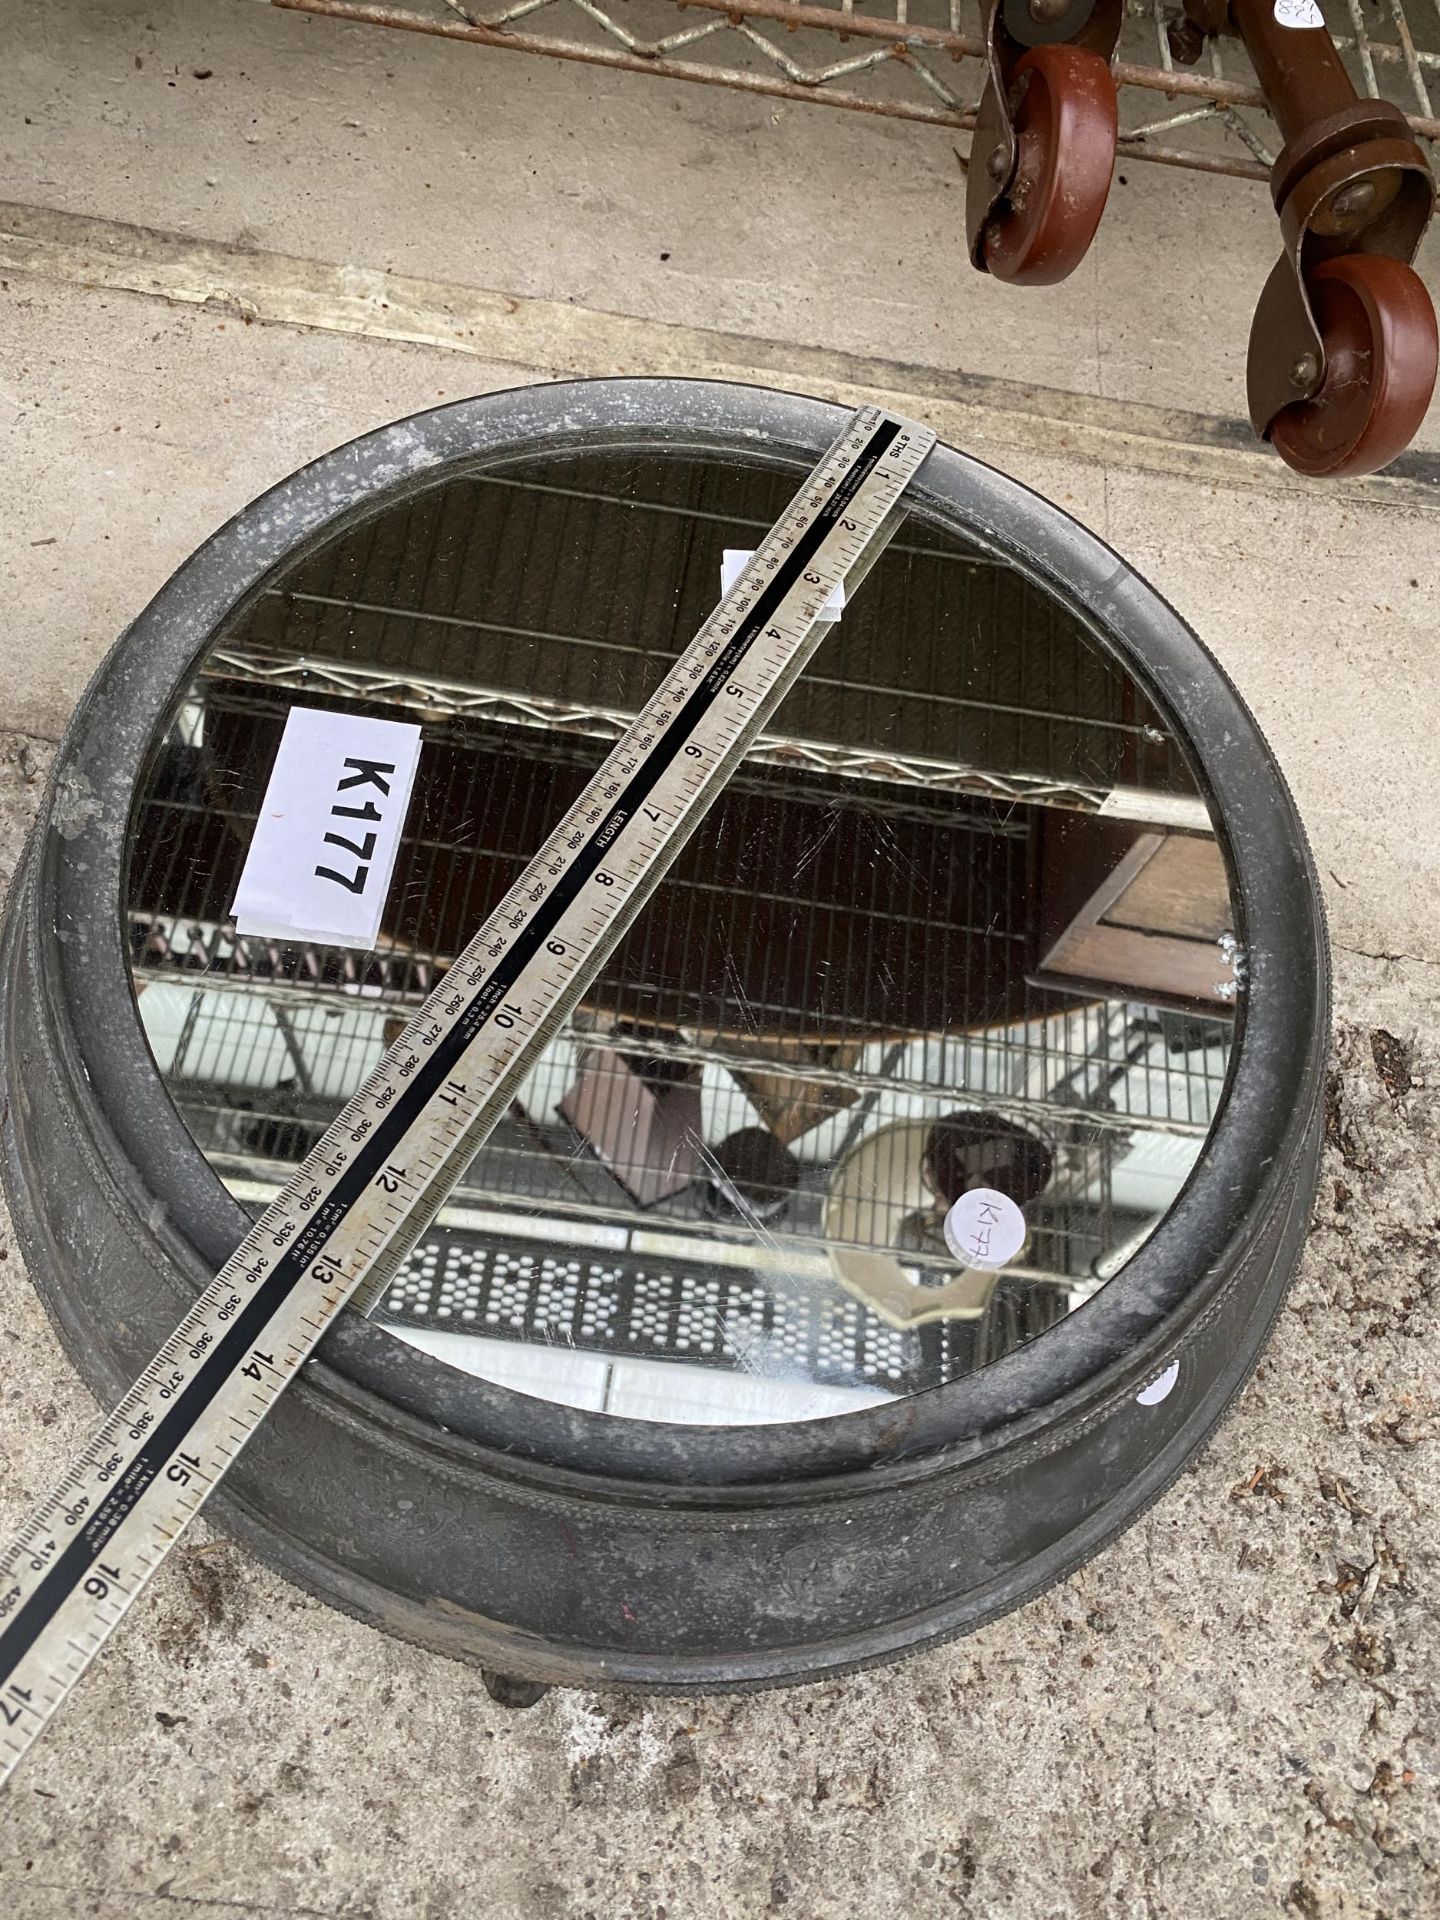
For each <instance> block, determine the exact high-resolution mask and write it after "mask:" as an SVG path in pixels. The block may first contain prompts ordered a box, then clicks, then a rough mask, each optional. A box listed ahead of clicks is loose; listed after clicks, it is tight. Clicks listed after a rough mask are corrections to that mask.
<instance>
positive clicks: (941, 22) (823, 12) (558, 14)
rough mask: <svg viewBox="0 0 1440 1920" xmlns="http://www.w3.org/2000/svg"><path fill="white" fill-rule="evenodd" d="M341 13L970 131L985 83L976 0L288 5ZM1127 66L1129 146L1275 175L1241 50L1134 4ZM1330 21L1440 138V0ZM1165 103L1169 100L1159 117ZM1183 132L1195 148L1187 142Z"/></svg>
mask: <svg viewBox="0 0 1440 1920" xmlns="http://www.w3.org/2000/svg"><path fill="white" fill-rule="evenodd" d="M273 4H275V5H278V6H281V7H284V8H287V9H290V10H294V11H299V12H305V13H315V14H325V15H328V16H330V17H332V18H334V19H340V20H352V21H363V22H368V23H370V24H372V25H376V26H384V27H392V28H399V29H402V30H405V31H409V32H416V33H429V34H439V35H441V36H442V37H444V38H446V39H450V40H454V41H459V42H467V41H468V42H471V43H474V44H476V45H479V46H484V47H490V48H497V49H499V48H508V49H511V50H513V51H516V52H522V53H532V54H540V55H548V56H549V57H551V58H553V59H560V60H578V61H582V62H586V63H589V64H591V65H598V66H604V67H609V68H615V69H620V70H622V71H625V72H629V73H639V74H649V75H651V76H652V77H655V78H661V79H672V80H692V81H700V82H702V83H705V84H708V85H711V86H722V87H733V88H738V89H739V90H740V91H742V92H747V93H756V94H761V95H764V96H766V97H768V98H771V99H778V100H787V101H799V102H803V103H805V104H807V105H815V106H828V107H840V108H848V109H850V110H851V111H855V112H860V113H870V114H880V115H883V116H887V117H890V118H894V119H900V120H912V121H918V122H920V123H922V124H925V125H929V126H935V127H943V128H952V129H956V130H959V129H968V128H970V127H971V126H973V124H974V118H975V108H976V105H977V103H978V100H979V96H980V92H981V88H982V86H983V84H984V68H983V64H982V59H983V43H982V41H981V38H980V34H979V19H978V15H977V13H976V11H975V9H974V8H973V7H972V6H970V5H962V4H961V0H878V3H877V4H876V5H875V7H874V8H873V9H872V10H871V11H869V12H867V11H865V10H864V8H863V5H862V6H859V7H857V6H856V5H855V4H854V0H839V3H838V4H836V0H815V3H814V4H804V3H798V4H792V0H620V4H616V0H611V3H610V4H609V5H602V4H600V0H509V3H508V4H506V0H496V4H493V5H490V6H486V5H484V4H483V0H412V4H410V5H408V6H403V7H402V6H392V5H383V4H369V3H368V0H273ZM1127 11H1128V16H1129V17H1128V21H1127V26H1126V32H1125V35H1124V37H1123V39H1122V42H1121V47H1120V54H1121V57H1120V59H1119V61H1118V62H1117V65H1116V79H1117V80H1118V82H1119V84H1120V100H1121V136H1120V152H1121V154H1122V156H1123V157H1124V158H1125V159H1127V160H1151V161H1158V162H1160V163H1161V164H1164V165H1167V166H1178V167H1189V168H1193V169H1197V170H1199V171H1201V172H1206V173H1222V174H1232V175H1236V176H1239V177H1241V178H1245V179H1252V180H1263V179H1264V178H1265V177H1266V174H1267V172H1268V170H1269V167H1270V165H1271V163H1272V161H1273V159H1274V157H1275V149H1276V147H1277V145H1278V140H1277V137H1276V134H1275V130H1274V128H1273V126H1272V125H1271V124H1270V121H1269V116H1268V113H1267V111H1266V108H1265V101H1264V96H1263V95H1262V94H1261V92H1260V90H1259V88H1258V86H1257V85H1256V83H1255V78H1254V75H1253V72H1252V71H1251V69H1250V65H1249V62H1248V61H1247V59H1246V57H1245V53H1244V50H1243V48H1242V47H1241V46H1240V44H1239V42H1238V41H1235V40H1231V39H1226V38H1222V39H1219V40H1214V41H1211V42H1210V43H1209V44H1208V45H1207V46H1206V48H1205V49H1204V51H1203V53H1202V54H1201V57H1200V60H1199V62H1198V63H1197V64H1196V65H1195V66H1194V67H1185V66H1181V65H1178V64H1177V63H1176V60H1175V58H1174V55H1173V53H1172V50H1171V43H1170V34H1169V28H1170V24H1171V22H1172V20H1173V19H1174V18H1175V16H1176V15H1177V14H1178V12H1179V8H1178V6H1176V5H1173V4H1168V3H1167V0H1129V5H1128V8H1127ZM1325 12H1326V14H1327V16H1328V21H1329V25H1330V27H1331V29H1332V31H1333V33H1334V35H1335V39H1336V42H1337V44H1338V45H1339V46H1340V48H1341V50H1342V52H1343V54H1344V56H1345V63H1346V65H1347V66H1348V67H1349V69H1350V71H1351V75H1352V78H1353V79H1354V81H1355V84H1356V87H1357V88H1358V89H1359V91H1360V92H1362V93H1364V94H1367V95H1369V96H1370V97H1372V98H1377V97H1383V98H1387V99H1392V100H1394V101H1395V102H1396V103H1397V104H1398V105H1400V106H1401V107H1403V108H1404V109H1405V111H1406V112H1407V113H1408V114H1409V117H1410V122H1411V125H1412V126H1413V127H1414V129H1415V131H1416V132H1417V133H1418V134H1420V135H1422V136H1423V137H1424V138H1426V139H1430V140H1434V139H1435V138H1436V137H1437V136H1440V120H1437V119H1436V117H1435V111H1434V104H1433V101H1432V97H1431V90H1432V88H1434V87H1435V86H1437V85H1440V11H1437V9H1436V7H1435V5H1434V0H1411V4H1410V5H1409V6H1408V8H1407V7H1406V5H1405V4H1404V0H1344V4H1343V5H1342V4H1341V3H1340V0H1329V4H1328V5H1327V6H1326V8H1325ZM1160 99H1163V100H1164V102H1165V105H1164V106H1163V107H1162V108H1160V109H1159V111H1157V110H1156V103H1157V101H1158V100H1160ZM1177 134H1179V135H1183V136H1184V139H1185V141H1186V142H1187V143H1188V144H1185V145H1176V144H1174V136H1176V135H1177Z"/></svg>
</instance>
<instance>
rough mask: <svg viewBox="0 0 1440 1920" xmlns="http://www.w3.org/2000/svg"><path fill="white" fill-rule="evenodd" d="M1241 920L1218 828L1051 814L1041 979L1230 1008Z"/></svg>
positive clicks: (1043, 860) (1040, 924)
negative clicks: (1225, 989) (1227, 988)
mask: <svg viewBox="0 0 1440 1920" xmlns="http://www.w3.org/2000/svg"><path fill="white" fill-rule="evenodd" d="M1233 925H1234V913H1233V909H1232V907H1231V904H1230V886H1229V880H1228V877H1227V875H1226V872H1225V862H1224V860H1223V858H1222V856H1221V853H1220V848H1219V846H1218V845H1217V843H1216V841H1215V840H1214V839H1213V838H1212V837H1211V836H1209V835H1206V834H1196V833H1177V832H1163V831H1160V830H1157V829H1154V828H1149V827H1137V826H1135V825H1133V824H1131V823H1129V822H1126V821H1120V820H1106V819H1102V818H1099V817H1097V816H1095V815H1089V814H1059V813H1045V814H1042V815H1041V826H1040V849H1039V894H1038V899H1037V912H1036V956H1037V957H1036V966H1035V971H1034V973H1033V974H1032V976H1031V977H1032V979H1033V980H1034V981H1035V982H1036V983H1037V984H1039V985H1043V986H1050V987H1060V988H1064V989H1066V990H1067V991H1069V992H1071V993H1076V992H1080V993H1084V992H1092V993H1095V994H1097V995H1100V996H1102V997H1108V996H1120V997H1123V998H1125V999H1131V1000H1140V1001H1144V1002H1146V1003H1148V1004H1151V1005H1156V1006H1175V1007H1180V1008H1183V1009H1185V1010H1186V1011H1203V1012H1206V1013H1210V1014H1216V1013H1228V1012H1230V1011H1231V1010H1232V1003H1231V1001H1230V1000H1229V998H1227V996H1226V995H1225V994H1223V993H1222V992H1221V991H1220V989H1221V987H1222V986H1224V985H1227V984H1230V967H1229V965H1228V963H1227V960H1226V956H1225V953H1224V952H1223V950H1222V949H1221V946H1220V940H1221V938H1222V936H1223V935H1225V934H1227V933H1229V932H1230V930H1231V928H1232V927H1233Z"/></svg>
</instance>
